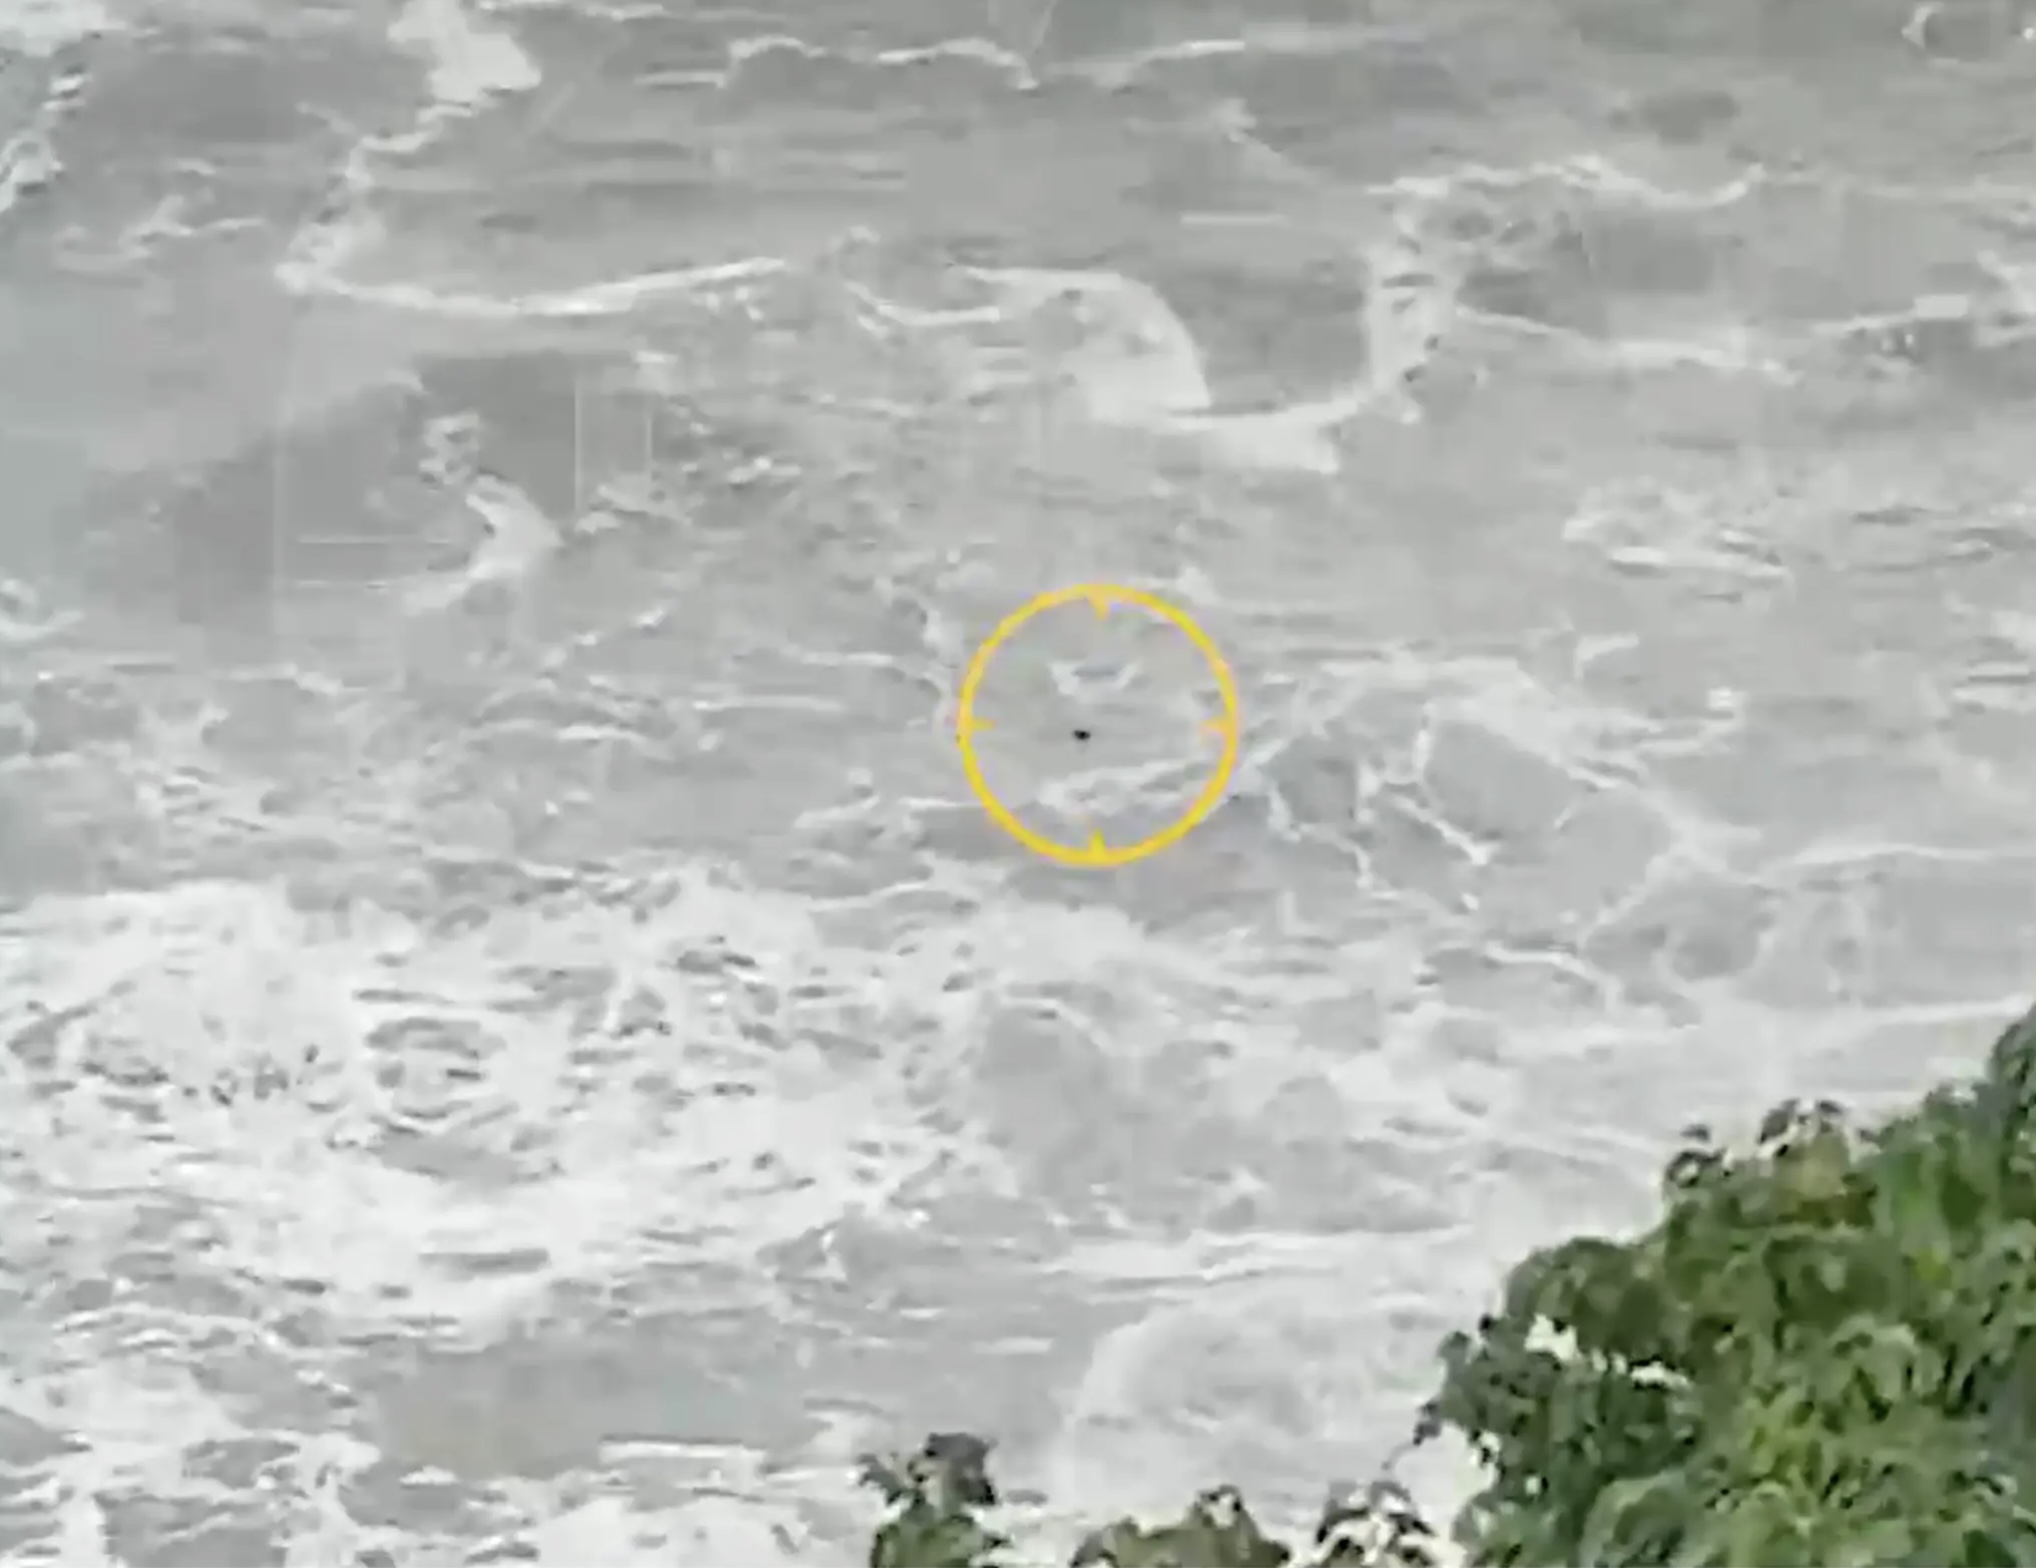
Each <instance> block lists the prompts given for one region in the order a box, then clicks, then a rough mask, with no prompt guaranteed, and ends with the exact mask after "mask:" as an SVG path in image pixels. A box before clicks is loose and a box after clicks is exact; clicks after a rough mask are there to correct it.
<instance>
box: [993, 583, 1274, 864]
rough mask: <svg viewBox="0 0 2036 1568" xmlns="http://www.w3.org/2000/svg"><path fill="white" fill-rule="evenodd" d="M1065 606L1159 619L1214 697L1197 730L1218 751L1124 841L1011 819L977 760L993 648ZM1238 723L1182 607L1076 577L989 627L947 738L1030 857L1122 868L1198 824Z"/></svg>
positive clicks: (1222, 681) (1223, 678) (1232, 765)
mask: <svg viewBox="0 0 2036 1568" xmlns="http://www.w3.org/2000/svg"><path fill="white" fill-rule="evenodd" d="M1065 605H1087V606H1088V607H1089V608H1090V609H1092V610H1093V611H1094V612H1095V614H1096V616H1097V618H1098V619H1102V618H1105V617H1107V616H1108V615H1109V614H1110V612H1111V611H1112V610H1113V609H1116V608H1118V607H1119V606H1125V607H1129V608H1132V609H1136V610H1140V611H1143V612H1144V613H1145V614H1146V615H1147V616H1150V617H1152V618H1154V619H1156V620H1159V621H1161V622H1164V623H1165V624H1166V625H1168V626H1171V627H1172V628H1174V630H1176V631H1178V632H1179V633H1180V634H1181V635H1182V636H1183V637H1185V638H1186V639H1187V640H1188V642H1189V643H1190V644H1192V645H1193V647H1194V650H1195V652H1196V653H1197V654H1198V655H1200V657H1201V661H1202V663H1203V664H1204V665H1206V666H1207V668H1208V671H1209V674H1210V676H1211V677H1212V679H1213V680H1214V682H1215V686H1216V694H1217V699H1218V701H1219V703H1220V705H1221V708H1222V715H1221V717H1219V718H1214V719H1210V720H1209V721H1207V723H1206V724H1205V725H1204V728H1205V729H1207V730H1209V731H1212V732H1214V733H1215V734H1217V735H1219V736H1220V737H1221V738H1222V750H1221V752H1220V754H1219V755H1218V757H1217V760H1216V765H1215V769H1214V771H1213V772H1211V773H1210V775H1209V777H1208V779H1207V781H1206V782H1205V783H1204V784H1203V785H1202V788H1201V790H1200V791H1199V792H1198V793H1197V794H1196V796H1195V798H1194V799H1193V800H1192V801H1191V802H1189V804H1188V806H1187V808H1186V809H1185V810H1184V811H1182V813H1181V814H1180V815H1179V816H1178V817H1176V818H1174V819H1173V820H1172V821H1171V822H1169V823H1167V824H1166V826H1164V827H1163V828H1161V829H1160V830H1159V831H1158V832H1155V833H1151V834H1148V835H1147V836H1146V837H1144V838H1142V839H1139V840H1138V841H1137V842H1136V843H1131V844H1110V843H1108V842H1106V841H1105V840H1104V837H1103V835H1102V833H1101V832H1096V833H1093V834H1091V835H1090V837H1089V839H1088V842H1086V843H1082V844H1069V843H1063V842H1062V841H1060V840H1058V839H1053V838H1049V837H1048V836H1047V835H1046V834H1044V833H1041V832H1039V831H1037V830H1036V829H1034V828H1030V827H1027V826H1026V825H1025V824H1024V823H1023V822H1021V821H1019V820H1018V815H1017V813H1016V812H1014V811H1013V810H1012V809H1011V808H1010V807H1009V806H1008V805H1006V804H1005V803H1004V802H1003V801H1002V800H1000V799H999V798H998V796H997V793H996V791H994V790H993V789H991V788H990V785H989V782H988V780H987V779H986V778H985V777H984V775H983V765H982V759H981V757H980V756H979V755H978V754H977V751H976V738H977V736H979V735H980V734H982V732H983V731H985V730H988V729H990V728H992V725H991V724H990V722H989V721H988V720H986V719H983V718H981V717H979V716H978V714H977V711H976V708H977V703H978V700H979V699H980V697H981V694H982V686H983V680H984V677H985V676H986V675H987V674H988V673H989V670H990V666H991V664H992V663H993V662H994V661H995V659H996V656H997V652H998V650H999V649H1001V648H1002V647H1003V646H1004V645H1005V644H1006V643H1008V642H1009V641H1010V640H1011V638H1012V637H1013V636H1015V635H1016V634H1017V633H1018V631H1019V630H1020V629H1021V628H1023V627H1024V626H1025V625H1026V624H1027V623H1028V622H1030V621H1032V620H1034V619H1036V618H1037V617H1039V616H1041V615H1044V614H1045V613H1046V612H1047V611H1049V610H1055V609H1059V608H1061V607H1062V606H1065ZM1240 728H1241V725H1240V722H1239V712H1238V703H1237V683H1236V681H1235V679H1233V677H1232V676H1231V673H1230V666H1229V664H1228V663H1227V662H1226V661H1225V660H1224V657H1223V654H1222V651H1221V650H1220V649H1218V648H1217V646H1216V643H1215V641H1214V639H1212V638H1211V637H1210V636H1209V634H1208V633H1207V632H1205V631H1203V630H1202V628H1201V627H1200V626H1199V625H1198V624H1196V622H1195V620H1194V618H1193V617H1192V616H1190V615H1189V614H1188V613H1187V612H1186V611H1185V610H1182V609H1180V608H1179V607H1177V606H1175V605H1172V604H1169V603H1168V602H1167V601H1166V600H1164V599H1162V598H1160V597H1159V596H1158V595H1157V594H1152V593H1147V592H1145V591H1144V590H1143V589H1139V588H1125V587H1120V586H1118V585H1116V584H1114V583H1078V584H1076V585H1075V586H1074V587H1072V588H1058V589H1055V590H1054V591H1053V592H1051V593H1043V594H1040V595H1039V596H1038V597H1037V598H1035V599H1031V600H1028V601H1027V602H1026V603H1025V604H1023V605H1021V606H1019V608H1018V609H1017V610H1016V611H1014V612H1013V613H1012V614H1010V615H1008V616H1006V617H1005V618H1004V620H1003V622H1002V623H1001V624H1000V625H999V626H998V627H997V629H996V630H995V631H994V632H992V633H990V636H989V638H988V640H987V641H985V642H984V643H983V645H982V647H980V648H979V649H977V650H976V656H975V658H974V659H972V660H971V661H970V662H969V667H968V673H967V674H966V675H964V676H963V677H962V683H961V696H960V699H959V701H958V704H957V711H956V715H955V739H956V741H957V742H958V743H959V745H960V747H961V761H962V768H963V770H964V771H965V772H966V773H967V775H968V782H969V789H970V790H971V791H972V792H973V793H974V795H975V797H976V799H977V800H979V801H981V802H982V805H983V810H984V811H986V812H988V813H989V816H990V820H991V821H992V822H994V823H996V824H997V826H998V827H1000V828H1002V829H1003V830H1004V831H1005V832H1006V833H1008V834H1010V835H1011V837H1012V838H1014V839H1016V840H1017V841H1018V842H1019V843H1020V844H1023V845H1024V846H1025V847H1026V848H1027V849H1029V850H1031V851H1032V852H1033V853H1034V854H1035V855H1042V856H1044V857H1045V858H1046V859H1048V860H1052V861H1057V862H1058V863H1059V864H1061V865H1064V866H1088V867H1093V868H1098V869H1101V868H1107V867H1111V866H1127V865H1130V864H1131V863H1132V862H1133V861H1134V860H1143V859H1145V857H1146V856H1148V855H1155V854H1158V853H1159V851H1161V850H1162V849H1167V848H1170V847H1171V846H1173V845H1175V844H1178V843H1179V842H1180V841H1181V840H1182V839H1184V838H1186V837H1187V836H1188V835H1189V834H1190V833H1192V832H1193V831H1194V830H1195V829H1196V828H1197V827H1198V826H1200V825H1201V823H1202V821H1203V819H1205V818H1206V817H1207V816H1208V815H1209V813H1210V812H1212V811H1214V810H1215V809H1216V806H1217V805H1218V803H1219V802H1221V800H1222V799H1223V792H1224V790H1225V789H1226V788H1227V787H1228V786H1229V783H1230V775H1231V774H1232V773H1233V772H1234V771H1235V770H1236V767H1237V747H1238V734H1239V730H1240Z"/></svg>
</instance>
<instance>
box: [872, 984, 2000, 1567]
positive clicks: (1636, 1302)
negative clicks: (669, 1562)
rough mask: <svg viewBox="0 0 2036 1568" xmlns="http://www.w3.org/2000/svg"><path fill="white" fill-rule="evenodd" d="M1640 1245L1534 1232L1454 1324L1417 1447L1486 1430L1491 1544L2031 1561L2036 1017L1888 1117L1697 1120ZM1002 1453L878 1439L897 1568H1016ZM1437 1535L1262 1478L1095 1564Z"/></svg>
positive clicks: (1484, 1560)
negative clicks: (1974, 1073) (1298, 1531)
mask: <svg viewBox="0 0 2036 1568" xmlns="http://www.w3.org/2000/svg"><path fill="white" fill-rule="evenodd" d="M1661 1185H1662V1196H1663V1199H1664V1213H1663V1215H1662V1218H1661V1219H1660V1221H1659V1222H1658V1223H1657V1224H1656V1225H1655V1227H1654V1228H1653V1229H1652V1230H1650V1231H1648V1232H1647V1233H1646V1234H1644V1235H1641V1236H1639V1237H1636V1238H1634V1239H1632V1240H1630V1241H1612V1240H1607V1239H1604V1238H1601V1237H1579V1238H1577V1239H1574V1240H1571V1241H1569V1242H1566V1243H1563V1244H1562V1245H1560V1246H1556V1247H1551V1248H1547V1249H1544V1250H1542V1251H1540V1252H1536V1253H1534V1254H1532V1255H1531V1256H1529V1257H1528V1258H1527V1259H1526V1260H1525V1261H1523V1262H1522V1263H1520V1264H1519V1265H1518V1266H1517V1267H1516V1268H1514V1269H1513V1271H1512V1273H1511V1275H1510V1276H1509V1277H1508V1279H1507V1281H1506V1284H1505V1289H1504V1291H1503V1295H1502V1298H1501V1301H1500V1304H1499V1307H1498V1310H1497V1311H1496V1312H1494V1313H1493V1314H1491V1315H1489V1316H1487V1317H1485V1318H1483V1319H1482V1320H1480V1321H1479V1323H1478V1324H1477V1327H1476V1331H1475V1333H1468V1334H1456V1335H1453V1336H1451V1338H1450V1339H1449V1340H1448V1341H1447V1342H1446V1343H1445V1344H1444V1346H1443V1347H1442V1366H1443V1375H1442V1386H1441V1388H1440V1390H1439V1391H1438V1392H1437V1394H1436V1395H1435V1397H1434V1398H1433V1399H1432V1400H1431V1401H1430V1402H1429V1404H1428V1405H1427V1407H1426V1409H1425V1410H1424V1412H1423V1415H1422V1418H1421V1422H1420V1424H1419V1428H1418V1430H1417V1432H1416V1434H1415V1436H1416V1440H1417V1441H1421V1442H1425V1441H1429V1440H1431V1439H1433V1438H1434V1437H1436V1436H1438V1435H1439V1434H1440V1433H1441V1432H1442V1431H1443V1430H1444V1429H1450V1430H1453V1431H1455V1432H1458V1433H1460V1434H1462V1436H1463V1437H1464V1438H1465V1439H1467V1440H1468V1442H1469V1443H1470V1445H1471V1448H1472V1449H1473V1451H1474V1452H1475V1453H1476V1455H1477V1456H1478V1458H1479V1459H1480V1460H1481V1461H1482V1462H1483V1465H1484V1469H1485V1484H1484V1486H1483V1488H1482V1489H1481V1490H1480V1491H1479V1492H1478V1493H1477V1494H1476V1495H1475V1496H1473V1497H1472V1498H1471V1499H1470V1500H1469V1501H1468V1502H1467V1503H1465V1504H1464V1506H1463V1507H1462V1508H1461V1509H1460V1510H1459V1511H1458V1513H1457V1516H1456V1518H1455V1520H1454V1522H1453V1529H1452V1531H1451V1534H1452V1536H1453V1539H1454V1541H1455V1544H1456V1546H1457V1548H1458V1549H1459V1551H1460V1553H1461V1555H1462V1556H1463V1558H1464V1559H1465V1560H1466V1561H1468V1562H1469V1563H1472V1564H1475V1565H1487V1568H1500V1565H1506V1568H1559V1565H1564V1564H1576V1563H1589V1564H1593V1565H1606V1568H1610V1565H1618V1564H1632V1565H1661V1568H1668V1565H1674V1568H1712V1565H1716V1568H1727V1565H1731V1564H1742V1565H1743V1564H1787V1563H1802V1564H1816V1565H1819V1568H1853V1565H1858V1568H1868V1565H1880V1564H1887V1565H1901V1564H1917V1565H1925V1564H1927V1565H1930V1568H1982V1565H1995V1564H1998V1565H2002V1568H2010V1565H2013V1564H2017V1563H2023V1564H2027V1563H2036V1511H2032V1509H2036V1010H2032V1011H2031V1012H2030V1013H2029V1014H2027V1015H2025V1016H2024V1017H2023V1018H2022V1019H2020V1020H2019V1021H2018V1022H2016V1023H2015V1024H2014V1025H2012V1026H2011V1027H2010V1028H2009V1029H2008V1030H2007V1031H2006V1033H2004V1034H2003V1035H2002V1036H2001V1037H2000V1039H1999V1040H1998V1041H1997V1042H1996V1043H1995V1045H1994V1047H1993V1050H1992V1052H1991V1054H1990V1056H1989V1058H1988V1061H1987V1064H1986V1067H1985V1070H1984V1072H1983V1073H1982V1074H1981V1075H1980V1077H1979V1079H1978V1080H1977V1082H1975V1083H1974V1084H1972V1085H1970V1086H1967V1087H1962V1088H1957V1089H1951V1088H1946V1089H1940V1090H1938V1091H1936V1092H1934V1093H1932V1094H1931V1095H1930V1096H1929V1097H1928V1098H1927V1099H1925V1100H1924V1101H1923V1103H1922V1104H1921V1105H1919V1106H1917V1107H1915V1108H1914V1109H1913V1110H1910V1111H1908V1112H1906V1113H1905V1114H1903V1115H1900V1116H1898V1117H1896V1118H1894V1119H1893V1120H1891V1121H1888V1122H1886V1123H1884V1124H1882V1125H1880V1126H1878V1127H1873V1128H1865V1129H1862V1128H1858V1127H1855V1126H1854V1125H1852V1124H1851V1123H1850V1122H1849V1121H1848V1120H1847V1118H1846V1117H1845V1116H1844V1114H1843V1113H1842V1112H1841V1111H1840V1110H1839V1109H1838V1107H1836V1106H1834V1105H1830V1104H1818V1105H1810V1106H1804V1105H1800V1104H1795V1103H1790V1104H1785V1105H1782V1106H1779V1107H1777V1108H1776V1109H1775V1110H1774V1111H1772V1112H1770V1113H1769V1115H1768V1116H1767V1118H1766V1120H1765V1121H1764V1122H1763V1123H1762V1125H1761V1127H1760V1130H1759V1133H1758V1135H1757V1137H1756V1138H1755V1140H1754V1142H1753V1145H1752V1146H1751V1148H1749V1149H1746V1150H1743V1151H1741V1152H1737V1153H1734V1152H1730V1151H1727V1150H1726V1149H1723V1148H1721V1147H1720V1146H1719V1145H1718V1144H1717V1143H1716V1142H1715V1141H1714V1140H1713V1138H1712V1137H1711V1135H1710V1133H1709V1132H1708V1131H1706V1130H1705V1129H1703V1128H1692V1129H1691V1130H1690V1131H1689V1133H1688V1134H1686V1136H1685V1141H1684V1144H1683V1146H1682V1147H1681V1148H1680V1149H1679V1150H1678V1152H1677V1153H1676V1154H1675V1156H1674V1157H1673V1158H1672V1159H1671V1160H1670V1161H1669V1162H1668V1164H1667V1166H1666V1168H1665V1170H1664V1172H1663V1176H1662V1184H1661ZM988 1461H989V1448H988V1445H987V1444H986V1443H984V1442H983V1441H982V1440H981V1439H978V1438H974V1437H969V1436H965V1435H955V1434H949V1435H944V1436H940V1437H935V1438H931V1439H929V1440H928V1441H927V1443H926V1445H925V1446H924V1447H923V1448H922V1449H920V1450H919V1451H918V1452H917V1453H914V1454H910V1455H903V1456H894V1457H892V1458H890V1459H888V1460H871V1461H868V1462H867V1463H866V1470H865V1479H866V1480H867V1481H868V1482H869V1483H870V1484H871V1485H873V1486H875V1487H877V1488H878V1489H879V1490H880V1491H882V1492H883V1493H884V1495H885V1498H886V1500H887V1502H888V1504H889V1511H888V1515H887V1518H886V1521H885V1523H884V1524H883V1526H882V1528H881V1529H880V1530H879V1531H878V1533H877V1536H876V1539H875V1541H874V1542H873V1544H872V1546H871V1549H870V1554H869V1563H870V1565H871V1568H992V1565H996V1568H1004V1565H1007V1564H1015V1563H1016V1561H1017V1559H1015V1558H1014V1557H1013V1556H1012V1555H1011V1543H1010V1542H1009V1541H1008V1540H1007V1539H1006V1538H1005V1537H1004V1536H1002V1535H1000V1534H999V1533H997V1532H996V1531H995V1530H994V1529H992V1528H991V1527H989V1526H988V1525H987V1524H985V1523H984V1522H983V1515H984V1513H985V1512H986V1511H989V1510H993V1509H994V1508H995V1506H996V1502H997V1499H996V1491H995V1487H994V1484H993V1483H992V1481H991V1479H990V1476H989V1470H988ZM1438 1546H1439V1541H1438V1537H1437V1536H1436V1534H1435V1533H1434V1532H1433V1531H1432V1530H1431V1529H1430V1527H1429V1526H1428V1524H1427V1523H1426V1522H1425V1521H1423V1520H1422V1519H1421V1518H1420V1516H1419V1514H1418V1512H1417V1511H1416V1510H1415V1509H1414V1507H1413V1505H1412V1504H1411V1502H1410V1500H1409V1499H1408V1498H1407V1496H1406V1494H1405V1493H1404V1492H1403V1491H1401V1490H1399V1489H1398V1488H1397V1487H1396V1486H1395V1485H1394V1484H1393V1483H1392V1481H1391V1480H1390V1479H1387V1480H1384V1481H1381V1482H1379V1483H1377V1484H1375V1485H1374V1486H1373V1487H1372V1488H1371V1489H1370V1490H1368V1491H1366V1492H1364V1493H1362V1494H1358V1495H1356V1496H1353V1497H1348V1498H1341V1499H1336V1500H1332V1502H1331V1504H1330V1505H1329V1507H1328V1508H1327V1509H1326V1510H1325V1511H1324V1514H1323V1517H1322V1521H1321V1524H1320V1526H1319V1527H1318V1528H1317V1530H1316V1532H1315V1534H1314V1537H1313V1538H1312V1540H1310V1541H1309V1542H1308V1543H1307V1544H1306V1545H1305V1546H1304V1547H1303V1548H1301V1549H1299V1550H1295V1549H1293V1548H1289V1547H1287V1546H1283V1545H1280V1544H1278V1543H1276V1542H1274V1541H1272V1540H1271V1539H1269V1538H1268V1537H1267V1536H1266V1535H1265V1534H1264V1533H1263V1531H1262V1530H1261V1529H1260V1528H1259V1526H1258V1524H1257V1522H1256V1521H1255V1520H1254V1519H1253V1518H1252V1515H1251V1513H1250V1510H1249V1509H1248V1508H1247V1507H1246V1506H1245V1504H1244V1501H1243V1500H1242V1498H1240V1497H1239V1496H1238V1495H1237V1493H1236V1492H1235V1491H1234V1490H1232V1489H1230V1488H1228V1487H1222V1488H1218V1489H1216V1490H1214V1491H1210V1492H1207V1493H1205V1494H1204V1495H1203V1496H1201V1497H1199V1498H1197V1499H1196V1500H1195V1501H1194V1503H1193V1504H1192V1505H1190V1507H1189V1508H1188V1510H1187V1511H1186V1512H1185V1513H1184V1514H1183V1515H1182V1517H1181V1518H1180V1519H1179V1520H1177V1521H1175V1522H1174V1523H1172V1524H1169V1525H1164V1526H1158V1527H1145V1526H1140V1525H1138V1524H1135V1523H1133V1522H1131V1521H1129V1520H1123V1521H1119V1522H1118V1523H1116V1524H1113V1525H1110V1526H1107V1527H1105V1528H1104V1529H1101V1530H1098V1531H1096V1532H1095V1533H1094V1534H1092V1535H1091V1536H1090V1537H1089V1538H1088V1539H1087V1540H1086V1541H1085V1542H1084V1543H1083V1545H1082V1546H1081V1548H1080V1549H1079V1551H1078V1552H1077V1553H1076V1556H1075V1558H1074V1559H1073V1561H1074V1564H1076V1565H1090V1564H1093V1565H1097V1568H1282V1565H1290V1568H1303V1565H1311V1568H1331V1565H1338V1568H1357V1565H1364V1568H1416V1565H1428V1564H1432V1563H1434V1562H1436V1561H1437V1560H1438Z"/></svg>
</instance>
